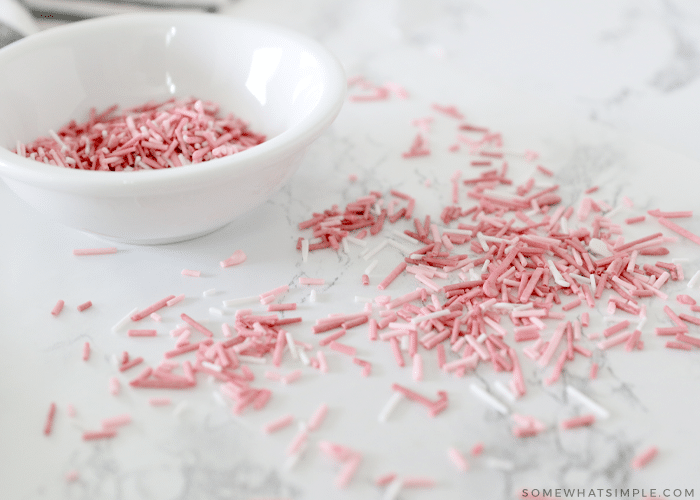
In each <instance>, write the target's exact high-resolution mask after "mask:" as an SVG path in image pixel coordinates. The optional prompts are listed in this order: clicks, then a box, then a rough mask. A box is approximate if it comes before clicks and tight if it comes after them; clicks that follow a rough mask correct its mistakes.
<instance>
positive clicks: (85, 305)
mask: <svg viewBox="0 0 700 500" xmlns="http://www.w3.org/2000/svg"><path fill="white" fill-rule="evenodd" d="M91 306H92V302H91V301H89V300H88V301H87V302H83V303H82V304H80V305H79V306H78V311H80V312H83V311H84V310H85V309H87V308H89V307H91Z"/></svg>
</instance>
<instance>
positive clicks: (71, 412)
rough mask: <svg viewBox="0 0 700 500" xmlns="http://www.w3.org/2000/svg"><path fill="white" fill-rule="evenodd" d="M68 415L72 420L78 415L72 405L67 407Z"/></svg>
mask: <svg viewBox="0 0 700 500" xmlns="http://www.w3.org/2000/svg"><path fill="white" fill-rule="evenodd" d="M66 413H67V414H68V416H69V417H71V418H73V417H75V416H76V414H77V412H76V411H75V407H74V406H73V405H72V404H70V403H69V404H68V406H66Z"/></svg>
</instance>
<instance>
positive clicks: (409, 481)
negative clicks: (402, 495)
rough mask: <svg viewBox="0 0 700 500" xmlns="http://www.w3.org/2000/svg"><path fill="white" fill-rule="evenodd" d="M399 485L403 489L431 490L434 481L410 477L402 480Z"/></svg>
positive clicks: (426, 478)
mask: <svg viewBox="0 0 700 500" xmlns="http://www.w3.org/2000/svg"><path fill="white" fill-rule="evenodd" d="M401 485H402V486H403V487H404V488H433V487H435V480H434V479H432V478H429V477H418V476H411V477H405V478H403V479H402V480H401Z"/></svg>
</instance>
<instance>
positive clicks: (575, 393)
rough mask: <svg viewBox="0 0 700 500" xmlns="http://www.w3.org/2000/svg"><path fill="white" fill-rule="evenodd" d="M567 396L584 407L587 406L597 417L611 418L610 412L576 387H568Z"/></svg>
mask: <svg viewBox="0 0 700 500" xmlns="http://www.w3.org/2000/svg"><path fill="white" fill-rule="evenodd" d="M566 394H567V395H568V396H569V397H571V398H573V399H575V400H576V401H578V402H579V403H581V404H582V405H585V406H587V407H588V409H589V410H591V411H592V412H593V413H595V414H596V416H597V417H599V418H602V419H606V418H609V417H610V412H608V410H606V409H605V408H603V407H602V406H600V405H599V404H598V403H596V402H595V401H593V400H592V399H590V398H589V397H588V396H586V395H585V394H583V393H582V392H581V391H579V390H578V389H576V388H575V387H572V386H570V385H567V386H566Z"/></svg>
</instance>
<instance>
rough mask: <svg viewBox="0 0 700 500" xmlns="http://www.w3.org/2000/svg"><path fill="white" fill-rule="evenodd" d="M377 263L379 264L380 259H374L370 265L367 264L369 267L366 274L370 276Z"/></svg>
mask: <svg viewBox="0 0 700 500" xmlns="http://www.w3.org/2000/svg"><path fill="white" fill-rule="evenodd" d="M377 264H379V261H378V260H377V259H374V260H373V261H372V262H371V263H370V265H369V266H367V269H365V272H364V274H366V275H367V276H369V275H370V274H371V273H372V271H374V268H375V267H377Z"/></svg>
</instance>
